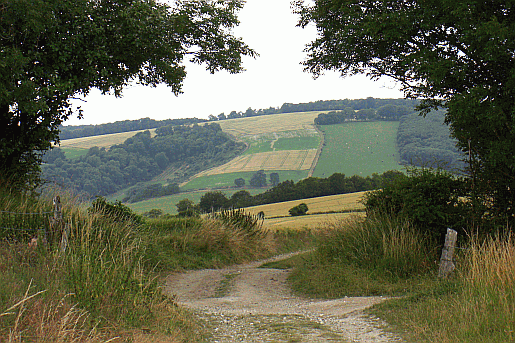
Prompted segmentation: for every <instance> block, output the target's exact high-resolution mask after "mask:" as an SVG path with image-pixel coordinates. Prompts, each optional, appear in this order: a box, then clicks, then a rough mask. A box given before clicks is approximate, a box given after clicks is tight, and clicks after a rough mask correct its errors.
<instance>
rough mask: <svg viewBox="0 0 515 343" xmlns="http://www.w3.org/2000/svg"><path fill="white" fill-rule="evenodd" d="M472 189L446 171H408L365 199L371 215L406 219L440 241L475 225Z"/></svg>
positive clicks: (422, 169)
mask: <svg viewBox="0 0 515 343" xmlns="http://www.w3.org/2000/svg"><path fill="white" fill-rule="evenodd" d="M467 195H468V186H467V183H466V182H465V180H464V179H463V178H460V177H457V176H455V175H453V174H451V173H449V172H447V171H445V170H443V169H432V168H425V167H424V168H415V167H412V168H408V175H407V176H404V175H403V176H400V177H398V178H396V179H394V181H393V182H389V183H387V184H385V185H384V186H383V188H382V189H378V190H376V191H373V192H369V193H367V194H366V195H365V198H364V204H365V207H366V210H367V215H381V216H393V217H399V218H404V219H406V220H408V221H409V222H410V223H411V224H413V225H414V226H415V227H416V228H418V230H420V231H421V232H424V233H427V234H430V235H431V236H432V237H435V238H436V237H439V236H440V235H442V234H443V233H445V230H446V228H452V229H454V230H456V231H458V232H460V233H463V232H464V230H467V228H469V224H471V222H470V221H471V212H470V204H469V203H468V202H467V201H466V200H465V199H466V198H465V197H466V196H467Z"/></svg>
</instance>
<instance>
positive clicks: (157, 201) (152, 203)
mask: <svg viewBox="0 0 515 343" xmlns="http://www.w3.org/2000/svg"><path fill="white" fill-rule="evenodd" d="M240 190H241V189H230V190H222V192H223V193H224V194H226V196H227V197H230V196H231V195H232V194H233V193H235V192H237V191H240ZM247 190H248V191H249V193H250V194H252V195H254V194H258V193H261V192H263V191H264V190H262V189H252V188H251V189H247ZM207 192H209V191H208V190H205V191H193V192H187V193H178V194H173V195H169V196H165V197H159V198H152V199H148V200H143V201H140V202H136V203H133V204H126V205H127V206H128V207H130V208H131V209H132V210H133V211H134V212H136V213H140V214H141V213H144V212H148V211H150V210H152V209H161V210H162V211H163V213H165V214H177V207H176V206H175V205H176V204H177V203H178V202H179V201H181V200H183V199H190V200H191V201H193V202H194V203H196V204H198V202H199V201H200V198H201V197H202V196H203V195H204V194H206V193H207ZM114 199H115V198H110V199H109V200H111V201H112V200H114Z"/></svg>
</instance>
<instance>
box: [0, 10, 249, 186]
mask: <svg viewBox="0 0 515 343" xmlns="http://www.w3.org/2000/svg"><path fill="white" fill-rule="evenodd" d="M242 6H243V1H239V0H231V1H213V0H201V1H182V0H178V1H175V2H174V5H173V7H169V6H168V5H166V4H163V3H158V2H156V1H155V0H133V1H121V0H120V1H108V0H79V1H66V0H65V1H63V0H3V1H2V4H1V5H0V126H1V127H2V135H1V136H0V172H1V173H2V175H3V176H4V177H8V178H11V184H13V183H15V184H17V185H18V186H20V187H21V186H27V185H28V184H30V183H34V182H36V181H38V179H39V163H40V161H41V152H43V151H45V150H47V149H49V148H50V146H51V143H52V142H55V143H58V142H59V136H58V134H59V126H60V125H61V123H62V122H64V121H65V120H66V119H67V118H68V117H69V116H70V115H72V114H73V113H77V114H78V116H79V117H81V116H82V112H81V111H80V108H79V109H77V108H74V107H73V106H72V104H71V99H72V98H74V97H77V96H82V95H87V94H88V93H89V92H90V90H91V89H92V88H98V89H99V90H101V91H102V93H104V94H105V93H114V95H115V96H121V93H122V89H123V88H124V87H125V86H127V85H129V84H130V83H131V82H137V83H140V84H143V85H149V86H156V85H157V84H160V83H164V84H166V85H168V86H170V87H171V91H172V92H173V93H175V94H176V95H178V94H179V93H181V88H182V83H183V80H184V78H185V76H186V71H185V66H184V59H185V57H187V56H191V59H190V60H191V61H192V62H193V63H197V64H205V65H206V69H207V70H209V71H210V72H211V73H213V72H216V71H219V70H227V71H229V72H231V73H237V72H240V71H242V60H241V59H242V56H243V55H247V56H252V57H255V56H256V53H255V52H254V51H253V50H252V49H250V48H249V47H248V46H247V45H246V44H244V43H243V42H242V41H241V40H240V39H239V38H236V37H234V36H233V35H232V33H231V29H232V28H233V27H234V26H236V25H237V24H238V23H239V22H238V19H237V17H236V13H237V12H238V11H239V10H240V9H241V8H242ZM75 111H77V112H75Z"/></svg>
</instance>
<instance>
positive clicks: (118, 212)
mask: <svg viewBox="0 0 515 343" xmlns="http://www.w3.org/2000/svg"><path fill="white" fill-rule="evenodd" d="M88 213H90V214H100V215H101V216H102V217H104V218H107V219H110V220H113V221H121V222H131V223H132V224H135V225H140V224H142V222H143V221H142V219H141V217H140V216H139V215H137V214H136V213H134V212H133V211H132V210H131V209H130V208H129V207H127V206H125V205H124V204H122V203H121V202H120V201H115V202H114V203H110V202H108V201H107V200H106V199H105V198H103V197H97V198H96V199H95V200H94V201H93V203H92V204H91V207H90V208H88Z"/></svg>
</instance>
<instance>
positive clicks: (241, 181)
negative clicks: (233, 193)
mask: <svg viewBox="0 0 515 343" xmlns="http://www.w3.org/2000/svg"><path fill="white" fill-rule="evenodd" d="M234 184H235V185H236V187H240V188H241V187H243V186H245V179H244V178H242V177H239V178H237V179H235V180H234Z"/></svg>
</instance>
